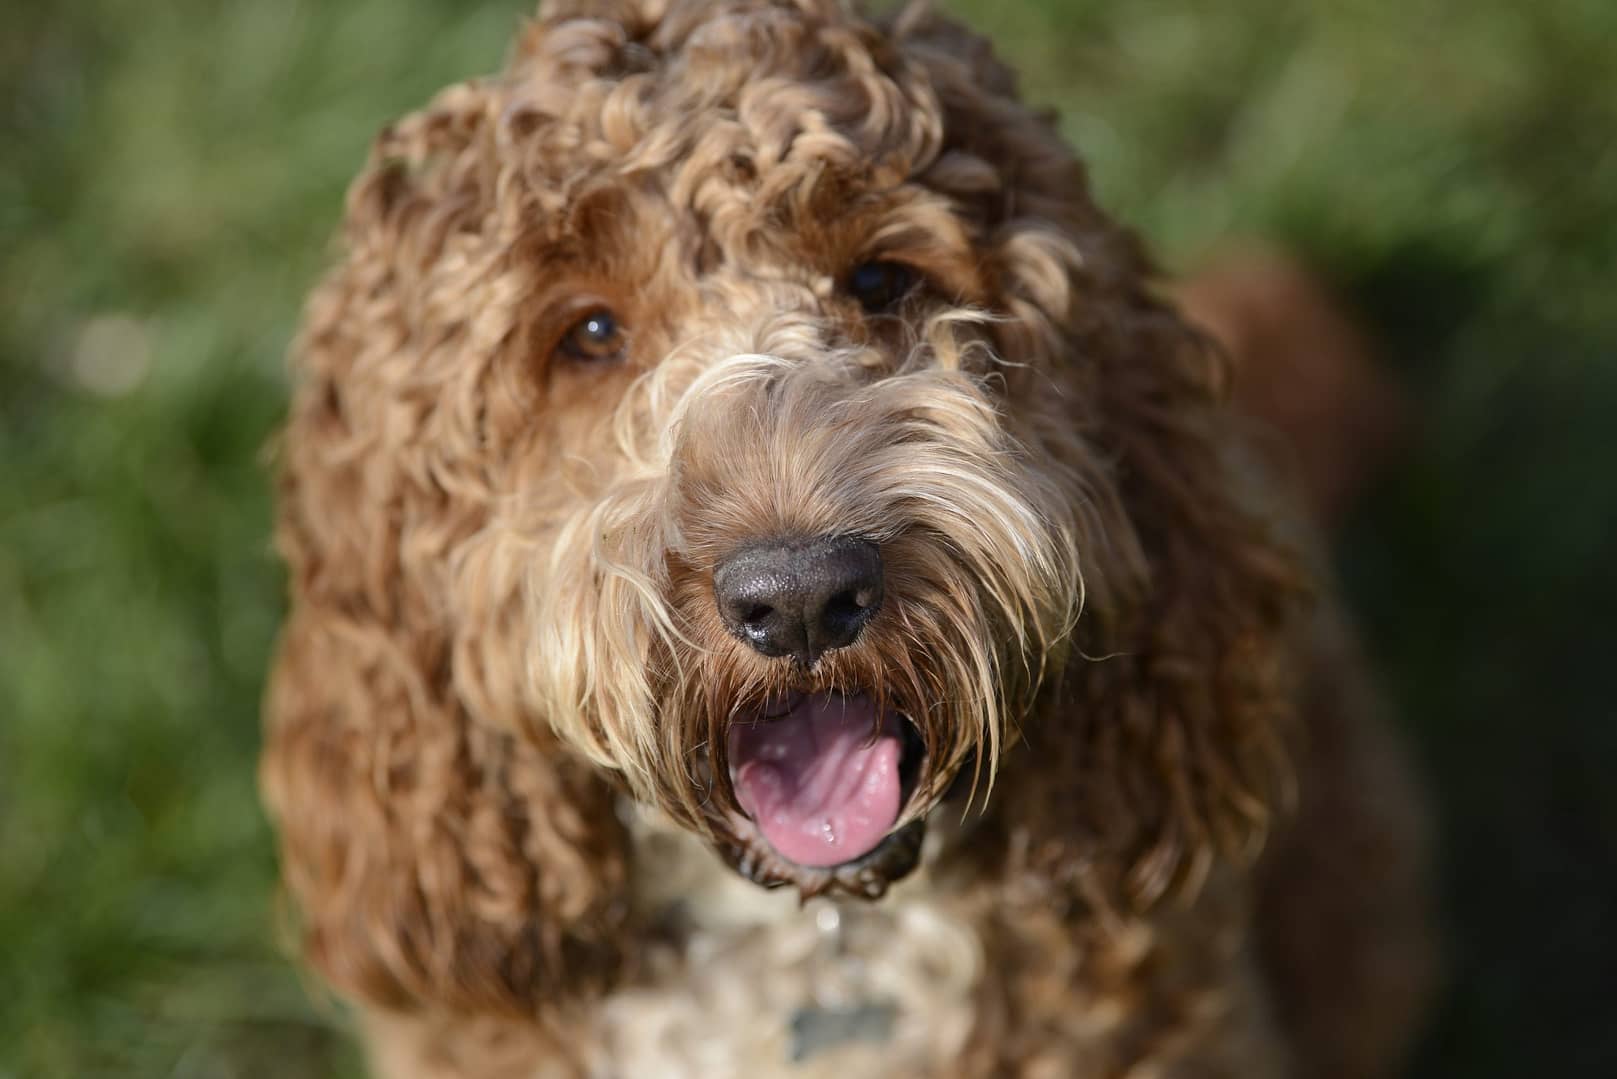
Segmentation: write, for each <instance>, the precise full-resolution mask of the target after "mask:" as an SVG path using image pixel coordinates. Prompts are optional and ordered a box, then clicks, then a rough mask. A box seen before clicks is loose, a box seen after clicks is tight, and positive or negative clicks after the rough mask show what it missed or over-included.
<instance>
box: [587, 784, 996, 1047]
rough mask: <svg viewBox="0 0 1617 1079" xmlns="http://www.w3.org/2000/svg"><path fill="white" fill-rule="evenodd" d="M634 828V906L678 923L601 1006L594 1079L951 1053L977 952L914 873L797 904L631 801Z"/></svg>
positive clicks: (962, 1035)
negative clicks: (637, 975)
mask: <svg viewBox="0 0 1617 1079" xmlns="http://www.w3.org/2000/svg"><path fill="white" fill-rule="evenodd" d="M634 828H635V833H636V864H635V871H636V872H635V875H636V880H637V882H638V884H637V894H636V896H635V902H636V905H637V906H638V907H640V909H641V911H642V913H643V914H645V915H648V916H650V917H653V918H657V919H659V920H666V921H670V922H672V923H675V924H677V925H678V926H679V930H678V932H675V933H673V934H671V936H670V939H669V941H668V942H667V943H666V944H661V945H657V946H656V950H655V952H654V954H651V955H647V956H643V957H641V958H642V960H643V962H644V967H645V969H646V970H647V971H648V975H647V977H646V978H645V979H643V980H642V981H641V982H640V983H639V984H638V985H637V986H636V987H633V988H626V989H621V990H619V991H618V992H617V993H615V994H614V995H613V996H612V997H611V998H610V999H609V1000H608V1001H607V1002H606V1004H605V1005H604V1006H603V1008H602V1011H601V1014H600V1016H599V1021H600V1023H601V1026H602V1029H601V1031H600V1035H601V1036H600V1038H599V1041H598V1044H599V1046H600V1048H601V1052H600V1054H599V1058H598V1059H597V1060H595V1061H592V1070H593V1071H595V1072H596V1073H597V1074H598V1075H600V1076H602V1077H603V1079H606V1077H610V1079H620V1077H621V1079H639V1077H642V1076H656V1077H659V1079H661V1077H668V1079H678V1077H685V1076H691V1077H697V1076H700V1077H701V1079H725V1077H730V1076H734V1077H737V1079H754V1077H757V1079H763V1077H767V1076H783V1077H791V1079H819V1077H822V1076H824V1077H835V1079H862V1077H865V1076H872V1077H874V1076H883V1077H885V1076H894V1075H905V1076H924V1075H927V1074H934V1073H937V1072H939V1071H941V1070H943V1069H944V1068H946V1067H947V1063H948V1062H949V1061H950V1060H952V1059H956V1058H957V1057H958V1054H959V1052H960V1050H961V1049H962V1048H963V1046H964V1045H965V1042H966V1039H967V1037H968V1035H969V1034H970V1031H971V1026H972V1019H973V1003H972V1002H973V998H974V990H975V989H976V987H977V985H978V983H979V981H980V979H981V976H982V969H983V950H982V947H981V944H980V941H979V940H978V937H977V934H976V932H975V931H974V930H973V928H972V926H971V925H970V923H969V922H968V921H967V920H966V919H965V918H964V917H963V916H962V914H963V912H961V911H959V910H955V909H951V904H950V903H949V902H948V901H947V900H946V899H945V898H942V897H939V896H937V895H934V894H932V890H931V889H929V888H928V886H927V881H926V874H925V869H924V868H923V869H922V870H920V871H919V872H918V873H917V874H916V875H915V876H914V877H912V878H910V879H909V880H906V881H904V882H902V883H901V884H900V885H898V886H896V887H895V888H894V889H893V890H892V892H891V893H889V895H888V896H887V897H886V898H885V899H883V900H882V901H880V902H879V903H874V904H872V903H865V902H861V901H856V900H847V901H839V900H827V899H816V900H811V901H809V902H808V903H807V904H801V903H800V902H799V900H798V898H797V895H796V893H795V892H793V891H791V890H790V889H782V890H779V891H766V890H764V889H762V888H759V887H758V886H756V885H754V884H752V883H750V882H748V881H746V880H743V879H742V878H741V877H739V876H737V875H736V874H735V873H734V872H732V871H731V870H730V869H729V868H728V867H726V866H725V865H724V864H723V863H722V862H721V861H720V860H719V858H718V857H717V856H716V855H714V854H713V852H712V851H711V850H709V849H708V848H707V847H706V846H705V845H703V844H702V843H700V842H699V841H697V840H696V839H695V838H694V837H691V836H690V835H688V834H687V833H685V832H684V831H683V830H680V829H677V828H674V827H672V826H670V825H668V824H666V823H665V822H662V821H659V820H656V819H652V818H649V817H648V816H646V815H645V814H643V813H641V812H639V811H636V813H635V823H634ZM923 865H924V860H923Z"/></svg>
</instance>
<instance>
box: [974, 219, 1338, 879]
mask: <svg viewBox="0 0 1617 1079" xmlns="http://www.w3.org/2000/svg"><path fill="white" fill-rule="evenodd" d="M1132 250H1133V245H1132V242H1125V243H1124V244H1122V245H1121V246H1120V247H1119V248H1118V249H1117V251H1116V252H1114V257H1118V258H1120V259H1121V260H1123V261H1125V262H1126V261H1129V260H1133V259H1138V255H1137V254H1132V253H1130V252H1132ZM1136 265H1137V266H1140V267H1143V265H1144V261H1143V259H1139V261H1138V262H1137V263H1136ZM1143 275H1144V271H1143V269H1141V270H1140V272H1139V274H1132V273H1131V274H1124V275H1120V281H1121V283H1120V284H1118V286H1117V287H1118V289H1119V291H1120V292H1121V293H1122V294H1121V295H1116V294H1114V295H1111V296H1107V297H1104V298H1103V300H1102V301H1101V302H1099V303H1096V304H1094V305H1092V306H1091V307H1090V310H1091V311H1092V312H1093V311H1094V310H1096V309H1100V310H1105V311H1108V312H1109V314H1108V315H1107V316H1106V317H1105V318H1103V319H1098V320H1095V319H1092V320H1090V321H1089V322H1088V324H1087V325H1086V326H1085V327H1084V328H1083V329H1081V330H1078V331H1076V336H1077V340H1076V343H1075V344H1076V352H1077V354H1078V355H1079V356H1081V357H1083V360H1082V364H1083V366H1084V367H1086V368H1087V371H1086V373H1085V375H1084V377H1083V386H1084V393H1085V394H1086V395H1089V397H1090V400H1091V402H1092V408H1090V409H1086V410H1085V411H1086V412H1087V413H1088V415H1089V416H1090V419H1089V420H1088V421H1087V424H1088V428H1089V429H1087V430H1086V432H1085V438H1086V443H1087V444H1088V445H1089V446H1090V448H1091V452H1097V453H1098V454H1099V455H1101V456H1102V457H1103V458H1105V459H1106V460H1107V461H1109V462H1110V464H1109V468H1108V472H1109V477H1108V481H1107V482H1105V483H1104V484H1101V483H1097V484H1096V490H1097V492H1099V491H1100V490H1101V489H1102V488H1105V489H1106V493H1105V494H1103V495H1102V494H1099V493H1097V497H1096V499H1095V506H1094V507H1093V509H1094V512H1095V514H1096V517H1097V525H1098V527H1097V529H1096V532H1095V535H1094V537H1092V538H1093V539H1094V541H1095V543H1096V549H1095V550H1092V551H1090V552H1088V556H1089V558H1090V559H1091V560H1092V561H1093V562H1095V563H1097V564H1098V565H1097V567H1096V568H1098V571H1099V572H1098V576H1099V577H1101V578H1103V579H1104V581H1105V586H1104V588H1102V589H1097V590H1095V592H1094V593H1093V596H1094V598H1095V600H1096V602H1094V603H1092V604H1091V606H1090V608H1089V609H1088V610H1087V611H1086V612H1085V614H1084V616H1083V617H1082V618H1081V619H1080V622H1079V625H1078V629H1077V631H1076V635H1075V644H1076V646H1077V647H1076V648H1075V649H1074V653H1075V654H1074V655H1073V657H1072V659H1071V661H1070V663H1069V665H1068V667H1067V671H1066V673H1065V675H1064V676H1063V681H1062V683H1061V684H1060V685H1059V686H1057V687H1055V688H1054V689H1053V690H1052V692H1051V695H1050V696H1051V706H1050V707H1049V708H1048V709H1047V712H1048V713H1054V714H1053V715H1049V714H1047V715H1046V716H1045V717H1043V719H1042V720H1041V721H1040V722H1037V723H1035V724H1033V725H1032V726H1031V728H1030V730H1029V731H1028V732H1027V737H1028V742H1029V745H1028V746H1026V747H1023V752H1022V753H1021V754H1020V763H1018V764H1013V765H1011V766H1010V767H1011V768H1012V769H1013V770H1014V771H1015V772H1017V773H1025V774H1015V775H1013V776H1011V777H1007V779H1006V781H1005V782H1004V790H1005V791H1006V792H1017V793H1013V794H1012V798H1013V799H1018V800H1020V801H1021V802H1022V804H1021V806H1020V808H1016V807H1011V808H1009V809H1008V810H1007V811H1006V812H1005V814H1004V819H1006V820H1007V821H1012V822H1016V826H1017V827H1018V828H1023V827H1025V828H1026V829H1027V834H1026V835H1024V837H1023V838H1025V839H1028V840H1030V841H1031V842H1029V843H1027V844H1026V845H1025V847H1022V846H1020V845H1019V849H1026V850H1027V851H1028V852H1029V856H1030V857H1033V858H1036V859H1038V860H1039V861H1040V863H1041V866H1040V870H1039V871H1040V873H1041V875H1044V876H1046V877H1048V878H1056V879H1059V878H1060V877H1062V876H1064V875H1065V876H1074V875H1075V874H1076V877H1074V879H1073V881H1072V883H1074V884H1075V885H1077V886H1079V890H1080V891H1081V892H1082V893H1083V894H1084V895H1085V896H1086V897H1087V898H1089V899H1091V900H1096V901H1099V902H1100V903H1102V904H1106V905H1113V904H1118V903H1121V905H1125V906H1132V907H1143V906H1148V905H1150V904H1152V903H1154V902H1156V901H1157V900H1159V899H1160V898H1162V897H1163V896H1164V895H1166V894H1170V893H1174V894H1181V895H1185V894H1192V893H1194V891H1195V890H1196V888H1197V887H1198V886H1199V883H1200V881H1201V880H1202V878H1203V877H1204V876H1205V874H1206V872H1207V871H1208V869H1209V868H1210V866H1211V864H1212V862H1213V860H1214V858H1215V856H1218V855H1223V856H1227V857H1231V858H1235V859H1245V858H1250V857H1252V856H1254V855H1255V854H1256V852H1257V850H1258V848H1259V847H1260V846H1261V844H1262V841H1263V839H1264V837H1265V834H1266V832H1267V830H1268V829H1269V827H1270V824H1271V818H1272V815H1273V814H1274V813H1275V812H1276V811H1277V810H1279V809H1281V808H1282V807H1283V805H1284V803H1285V802H1286V801H1287V800H1288V797H1289V795H1288V790H1289V771H1288V766H1287V763H1286V759H1285V750H1284V746H1285V745H1286V743H1287V742H1288V740H1289V723H1290V718H1291V711H1292V710H1293V708H1294V704H1293V694H1294V687H1293V686H1292V685H1291V684H1290V683H1289V682H1288V671H1289V670H1291V669H1292V668H1294V667H1295V664H1296V660H1295V656H1293V655H1290V654H1288V653H1290V652H1291V651H1292V650H1293V649H1294V648H1295V647H1296V645H1295V641H1296V639H1297V637H1298V636H1299V632H1300V627H1299V625H1298V620H1299V617H1300V615H1301V613H1302V612H1303V610H1304V609H1305V607H1306V596H1307V577H1306V575H1305V573H1304V572H1303V568H1302V565H1301V561H1300V558H1299V556H1298V554H1297V553H1296V550H1295V549H1294V548H1293V547H1292V546H1290V545H1289V544H1288V542H1287V541H1286V540H1285V539H1284V538H1283V537H1282V532H1283V525H1282V524H1281V520H1282V515H1281V512H1280V511H1279V509H1278V507H1273V506H1264V505H1260V504H1258V502H1257V501H1256V492H1257V491H1259V490H1261V489H1262V484H1261V483H1260V482H1259V480H1258V472H1257V464H1256V460H1255V459H1251V460H1248V459H1247V458H1246V457H1245V456H1244V454H1243V452H1242V450H1241V449H1240V445H1241V439H1240V436H1239V434H1238V431H1237V425H1236V422H1235V418H1234V417H1233V416H1232V415H1231V414H1230V413H1229V412H1228V410H1227V409H1226V408H1225V407H1224V405H1223V397H1224V394H1225V386H1224V383H1225V372H1224V363H1223V358H1222V357H1221V356H1220V355H1219V354H1218V352H1217V350H1216V348H1215V346H1214V345H1213V344H1212V343H1211V341H1210V340H1208V339H1205V338H1204V337H1202V336H1201V335H1200V334H1199V333H1198V332H1197V331H1195V330H1194V329H1192V328H1191V327H1189V326H1188V325H1187V324H1186V323H1184V322H1183V321H1182V320H1181V319H1180V317H1179V316H1178V314H1177V313H1176V312H1174V311H1173V310H1172V309H1171V308H1169V307H1167V306H1166V305H1164V304H1162V303H1161V302H1159V301H1158V300H1156V299H1155V298H1154V297H1153V296H1152V295H1150V294H1149V293H1148V292H1147V291H1146V289H1145V286H1144V285H1143V284H1140V283H1139V282H1140V281H1142V280H1143ZM1052 806H1065V807H1070V810H1071V812H1052V810H1051V807H1052ZM1075 817H1076V819H1075ZM1078 878H1082V879H1078Z"/></svg>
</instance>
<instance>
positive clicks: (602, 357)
mask: <svg viewBox="0 0 1617 1079" xmlns="http://www.w3.org/2000/svg"><path fill="white" fill-rule="evenodd" d="M627 345H628V338H627V335H626V334H625V333H624V332H623V327H621V326H619V325H618V318H617V316H616V315H614V314H613V313H612V312H611V311H608V310H607V309H606V308H604V307H599V308H596V309H595V310H594V311H591V312H590V313H589V314H587V315H585V316H584V317H583V318H581V319H579V320H578V321H577V322H575V323H573V325H572V328H571V329H569V330H568V331H567V333H566V334H565V335H563V337H562V339H561V345H560V346H559V347H560V349H561V353H562V355H564V356H566V357H568V358H569V359H572V360H577V361H579V362H580V363H610V362H611V361H613V360H620V359H622V358H623V352H624V349H625V347H626V346H627Z"/></svg>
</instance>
